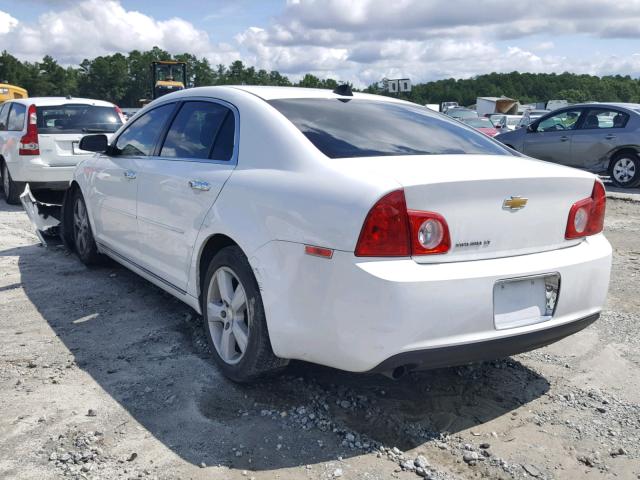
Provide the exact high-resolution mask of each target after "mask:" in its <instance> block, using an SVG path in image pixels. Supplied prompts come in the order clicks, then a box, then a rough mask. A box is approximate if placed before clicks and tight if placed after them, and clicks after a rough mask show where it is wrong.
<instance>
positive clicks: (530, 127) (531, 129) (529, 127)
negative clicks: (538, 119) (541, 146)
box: [527, 123, 538, 133]
mask: <svg viewBox="0 0 640 480" xmlns="http://www.w3.org/2000/svg"><path fill="white" fill-rule="evenodd" d="M537 130H538V126H537V125H534V124H533V123H530V124H529V125H527V132H528V133H531V132H536V131H537Z"/></svg>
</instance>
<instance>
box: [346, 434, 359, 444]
mask: <svg viewBox="0 0 640 480" xmlns="http://www.w3.org/2000/svg"><path fill="white" fill-rule="evenodd" d="M344 439H345V440H346V441H347V442H354V441H355V440H356V437H355V435H354V434H353V433H347V434H346V435H345V436H344Z"/></svg>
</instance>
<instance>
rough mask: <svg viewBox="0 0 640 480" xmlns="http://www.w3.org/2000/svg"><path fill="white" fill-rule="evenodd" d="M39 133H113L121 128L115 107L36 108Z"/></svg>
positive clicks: (54, 106) (73, 105) (81, 105)
mask: <svg viewBox="0 0 640 480" xmlns="http://www.w3.org/2000/svg"><path fill="white" fill-rule="evenodd" d="M36 113H37V118H38V132H39V133H113V132H115V131H116V130H117V129H118V128H120V127H121V126H122V120H121V119H120V115H118V112H117V111H116V108H115V107H104V106H96V105H87V104H66V105H47V106H39V107H36Z"/></svg>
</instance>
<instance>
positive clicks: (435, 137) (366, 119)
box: [269, 98, 511, 158]
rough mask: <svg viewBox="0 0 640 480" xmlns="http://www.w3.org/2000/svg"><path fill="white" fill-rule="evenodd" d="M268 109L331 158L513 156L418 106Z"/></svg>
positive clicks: (308, 103)
mask: <svg viewBox="0 0 640 480" xmlns="http://www.w3.org/2000/svg"><path fill="white" fill-rule="evenodd" d="M269 103H270V104H271V105H272V106H273V107H275V108H276V109H277V110H278V111H280V113H282V114H283V115H284V116H285V117H287V118H288V119H289V120H290V121H291V122H292V123H293V124H294V125H295V126H296V127H297V128H298V129H299V130H300V131H301V132H302V133H304V135H305V136H306V137H307V138H308V139H309V140H310V141H311V142H312V143H313V144H314V145H315V147H316V148H317V149H318V150H320V151H321V152H322V153H324V154H325V155H326V156H328V157H330V158H348V157H377V156H385V155H437V154H465V153H469V154H494V155H511V153H509V151H508V150H507V149H506V148H504V147H503V146H501V145H500V144H499V143H497V142H494V141H492V140H490V139H488V138H487V137H486V136H484V135H482V134H480V133H478V132H475V131H473V130H471V129H469V128H466V127H464V126H463V125H461V124H460V123H458V122H456V121H455V120H450V119H448V118H447V117H445V116H443V115H440V114H438V113H435V112H432V111H431V110H429V109H427V108H424V107H420V106H418V105H415V106H413V105H409V104H401V103H391V102H382V101H374V100H356V99H353V100H345V99H324V98H311V99H279V100H270V101H269Z"/></svg>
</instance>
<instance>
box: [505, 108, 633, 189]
mask: <svg viewBox="0 0 640 480" xmlns="http://www.w3.org/2000/svg"><path fill="white" fill-rule="evenodd" d="M495 138H496V140H499V141H500V142H502V143H504V144H505V145H507V146H509V147H511V148H513V149H514V150H517V151H519V152H522V153H524V154H525V155H529V156H530V157H534V158H539V159H540V160H546V161H549V162H554V163H560V164H562V165H568V166H570V167H576V168H582V169H585V170H588V171H590V172H593V173H599V174H608V175H610V176H611V180H612V181H613V183H614V184H615V185H617V186H619V187H626V188H631V187H636V186H638V185H640V104H631V103H589V104H581V105H572V106H570V107H566V108H562V109H559V110H555V111H553V112H551V113H548V114H547V115H544V116H542V117H540V118H539V119H537V120H536V121H534V122H533V123H531V125H529V126H528V127H526V128H520V129H517V130H514V131H512V132H505V133H501V134H500V135H497V136H496V137H495Z"/></svg>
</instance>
